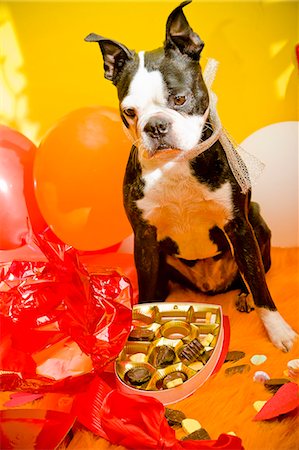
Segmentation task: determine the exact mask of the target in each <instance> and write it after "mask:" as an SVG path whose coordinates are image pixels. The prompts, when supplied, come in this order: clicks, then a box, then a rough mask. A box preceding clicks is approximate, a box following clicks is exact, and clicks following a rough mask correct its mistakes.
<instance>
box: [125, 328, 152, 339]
mask: <svg viewBox="0 0 299 450" xmlns="http://www.w3.org/2000/svg"><path fill="white" fill-rule="evenodd" d="M154 337H155V333H154V332H153V331H152V330H149V329H148V328H134V329H133V330H132V331H131V333H130V334H129V337H128V340H129V341H152V340H153V339H154Z"/></svg>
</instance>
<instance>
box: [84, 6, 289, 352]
mask: <svg viewBox="0 0 299 450" xmlns="http://www.w3.org/2000/svg"><path fill="white" fill-rule="evenodd" d="M189 3H190V1H185V2H183V3H181V4H180V5H179V6H178V7H177V8H176V9H174V11H173V12H172V13H171V14H170V16H169V17H168V20H167V24H166V39H165V43H164V47H163V48H159V49H157V50H153V51H146V52H144V51H141V52H139V53H136V52H135V51H133V50H130V49H128V48H127V47H126V46H124V45H123V44H121V43H119V42H117V41H114V40H111V39H107V38H105V37H102V36H99V35H97V34H94V33H91V34H89V35H88V36H87V37H86V38H85V40H86V41H88V42H97V43H98V44H99V46H100V49H101V52H102V55H103V60H104V72H105V78H107V79H108V80H110V81H112V83H113V84H114V85H115V86H116V88H117V92H118V98H119V104H120V115H121V118H122V120H123V123H124V125H125V127H126V129H127V132H128V133H129V135H130V137H131V139H132V140H133V146H132V149H131V153H130V156H129V160H128V164H127V168H126V173H125V178H124V191H123V192H124V205H125V209H126V213H127V216H128V218H129V221H130V223H131V225H132V228H133V230H134V236H135V240H134V256H135V264H136V269H137V274H138V285H139V302H151V301H163V300H165V298H166V297H167V295H168V293H169V281H175V282H179V283H181V284H182V285H184V286H187V287H189V288H192V289H195V290H198V291H201V292H203V293H206V294H216V293H219V292H224V291H226V290H228V289H232V288H233V289H236V288H240V290H241V291H240V292H241V294H240V295H239V297H238V299H237V302H236V304H237V308H238V309H239V310H240V311H246V312H249V311H250V310H251V309H253V307H252V306H251V304H250V302H249V295H248V294H251V297H252V299H253V301H254V305H255V308H256V311H257V312H258V314H259V316H260V318H261V320H262V321H263V323H264V326H265V328H266V331H267V333H268V335H269V337H270V339H271V341H272V342H273V344H274V345H275V346H276V347H278V348H280V349H281V350H283V351H288V350H290V349H291V347H292V345H293V342H294V340H295V338H296V333H295V332H294V331H293V330H292V328H291V327H290V326H289V325H288V324H287V323H286V322H285V320H284V319H283V318H282V316H281V315H280V314H279V312H278V311H277V309H276V306H275V304H274V301H273V299H272V298H271V295H270V293H269V290H268V287H267V283H266V279H265V272H267V271H268V269H269V268H270V264H271V261H270V237H271V233H270V230H269V228H268V226H267V225H266V223H265V221H264V220H263V218H262V217H261V214H260V209H259V206H258V205H257V204H256V203H253V202H251V200H250V197H251V193H250V190H249V191H248V192H246V193H244V192H243V191H242V190H241V187H240V185H239V183H238V182H237V180H236V178H235V176H234V174H233V172H232V170H231V167H230V165H229V161H228V158H227V155H226V153H225V151H224V148H223V146H222V145H221V143H220V141H219V140H216V142H214V143H213V144H212V145H211V146H210V148H208V149H206V150H205V151H204V152H201V153H199V154H194V151H193V149H194V148H196V146H197V145H198V144H199V143H203V142H204V141H206V140H208V139H209V138H210V137H211V135H213V129H212V127H211V123H210V120H209V119H210V117H209V103H210V99H209V92H208V89H207V87H206V85H205V82H204V80H203V76H202V72H201V67H200V64H199V60H200V55H201V52H202V49H203V47H204V43H203V41H202V40H201V39H200V37H199V36H198V35H197V34H196V33H195V32H194V31H193V30H192V28H191V27H190V25H189V23H188V21H187V19H186V17H185V15H184V12H183V8H184V7H185V6H186V5H187V4H189Z"/></svg>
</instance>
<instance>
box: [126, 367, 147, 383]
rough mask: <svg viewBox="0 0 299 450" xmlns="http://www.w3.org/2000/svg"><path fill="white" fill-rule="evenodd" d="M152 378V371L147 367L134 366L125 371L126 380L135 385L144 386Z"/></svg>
mask: <svg viewBox="0 0 299 450" xmlns="http://www.w3.org/2000/svg"><path fill="white" fill-rule="evenodd" d="M150 378H151V373H150V371H149V370H148V369H147V368H146V367H133V368H132V369H130V370H128V371H127V372H126V373H125V378H124V379H125V382H126V383H129V384H132V385H133V386H142V385H143V384H145V383H147V382H148V381H149V380H150Z"/></svg>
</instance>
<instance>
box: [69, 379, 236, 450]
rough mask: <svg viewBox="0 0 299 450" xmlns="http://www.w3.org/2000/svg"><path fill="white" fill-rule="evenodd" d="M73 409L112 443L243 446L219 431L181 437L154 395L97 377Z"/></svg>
mask: <svg viewBox="0 0 299 450" xmlns="http://www.w3.org/2000/svg"><path fill="white" fill-rule="evenodd" d="M74 413H75V414H76V415H77V416H78V420H79V421H80V422H81V423H82V424H83V425H85V426H86V427H87V428H88V429H90V430H91V431H93V432H94V433H95V434H97V435H100V436H101V437H103V438H105V439H107V440H108V441H110V442H111V443H113V444H116V445H123V446H124V447H127V448H132V449H141V448H142V450H150V449H158V450H168V449H172V450H180V449H198V450H205V449H218V450H242V449H243V447H242V443H241V439H240V438H238V437H236V436H231V435H227V434H221V435H220V436H219V438H218V439H217V440H201V441H191V440H190V441H180V440H178V439H177V438H176V436H175V431H174V430H173V429H172V428H171V427H170V426H169V425H168V422H167V420H166V418H165V416H164V406H163V404H162V403H161V402H159V401H158V400H157V399H155V398H153V397H146V396H142V395H126V394H122V393H121V392H119V391H117V390H111V388H110V387H109V386H108V385H107V384H106V383H105V382H104V381H103V380H102V379H100V378H96V379H95V380H93V382H92V383H90V386H89V389H88V391H87V392H85V393H82V394H79V395H78V396H77V399H76V402H75V406H74Z"/></svg>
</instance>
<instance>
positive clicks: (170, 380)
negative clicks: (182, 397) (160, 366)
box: [163, 371, 188, 389]
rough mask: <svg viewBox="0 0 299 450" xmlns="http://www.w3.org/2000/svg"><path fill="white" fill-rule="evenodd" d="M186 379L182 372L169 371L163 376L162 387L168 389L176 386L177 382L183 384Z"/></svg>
mask: <svg viewBox="0 0 299 450" xmlns="http://www.w3.org/2000/svg"><path fill="white" fill-rule="evenodd" d="M187 379H188V377H187V375H186V374H185V373H184V372H180V371H176V372H171V373H169V374H168V375H166V377H164V378H163V388H164V389H170V388H172V387H175V386H178V385H179V384H183V383H184V381H186V380H187Z"/></svg>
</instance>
